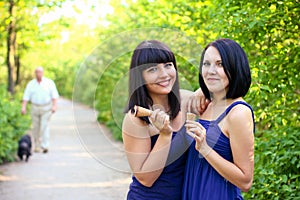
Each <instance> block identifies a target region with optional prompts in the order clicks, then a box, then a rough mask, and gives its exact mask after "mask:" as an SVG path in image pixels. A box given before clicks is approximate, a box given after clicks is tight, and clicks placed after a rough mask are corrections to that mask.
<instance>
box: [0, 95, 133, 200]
mask: <svg viewBox="0 0 300 200" xmlns="http://www.w3.org/2000/svg"><path fill="white" fill-rule="evenodd" d="M50 132H51V137H50V138H51V140H50V141H51V146H50V149H49V153H47V154H42V153H35V154H34V155H33V156H32V157H30V159H29V162H28V163H25V162H15V163H10V164H5V165H2V166H0V199H1V200H19V199H20V200H50V199H51V200H52V199H53V200H56V199H59V200H60V199H62V200H68V199H72V200H73V199H79V200H82V199H87V200H92V199H101V200H106V199H107V200H113V199H118V200H119V199H125V197H126V193H127V190H128V185H129V183H130V176H131V175H130V173H128V171H129V170H128V169H129V167H128V164H127V161H126V158H125V155H124V152H123V150H122V144H121V143H118V142H115V141H114V140H112V139H111V138H110V136H109V134H108V133H107V130H106V129H105V127H103V126H101V125H100V126H99V125H98V123H97V122H96V114H95V112H94V111H93V110H92V109H89V108H87V107H85V106H82V105H72V102H71V101H68V100H65V99H60V100H59V102H58V111H57V113H55V114H54V115H53V116H52V119H51V124H50ZM122 171H124V172H122Z"/></svg>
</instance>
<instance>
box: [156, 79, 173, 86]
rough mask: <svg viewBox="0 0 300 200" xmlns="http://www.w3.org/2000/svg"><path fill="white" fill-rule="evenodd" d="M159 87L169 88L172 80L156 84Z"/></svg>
mask: <svg viewBox="0 0 300 200" xmlns="http://www.w3.org/2000/svg"><path fill="white" fill-rule="evenodd" d="M156 84H157V85H159V86H161V87H167V86H169V84H170V79H168V80H165V81H160V82H157V83H156Z"/></svg>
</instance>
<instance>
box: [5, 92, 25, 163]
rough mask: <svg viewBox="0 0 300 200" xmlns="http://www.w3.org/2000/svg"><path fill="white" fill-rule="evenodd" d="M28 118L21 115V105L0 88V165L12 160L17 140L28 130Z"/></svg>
mask: <svg viewBox="0 0 300 200" xmlns="http://www.w3.org/2000/svg"><path fill="white" fill-rule="evenodd" d="M29 126H30V120H29V116H22V115H21V103H20V100H18V99H11V98H10V96H9V95H8V94H7V92H6V90H5V88H0V164H2V163H4V162H8V161H13V160H14V157H15V156H14V155H15V153H16V150H17V147H18V140H19V138H20V137H21V136H22V135H23V134H24V133H25V132H26V131H27V130H28V129H29Z"/></svg>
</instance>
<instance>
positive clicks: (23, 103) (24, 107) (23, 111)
mask: <svg viewBox="0 0 300 200" xmlns="http://www.w3.org/2000/svg"><path fill="white" fill-rule="evenodd" d="M27 103H28V101H26V100H23V101H22V110H21V113H22V115H25V114H26V106H27Z"/></svg>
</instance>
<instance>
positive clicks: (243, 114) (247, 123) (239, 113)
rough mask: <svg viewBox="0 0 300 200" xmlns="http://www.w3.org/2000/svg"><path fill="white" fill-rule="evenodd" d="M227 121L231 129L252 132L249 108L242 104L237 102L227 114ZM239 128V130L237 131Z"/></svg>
mask: <svg viewBox="0 0 300 200" xmlns="http://www.w3.org/2000/svg"><path fill="white" fill-rule="evenodd" d="M227 122H228V125H229V127H230V129H231V130H236V131H237V132H241V130H249V131H251V132H253V127H254V126H253V118H252V111H251V109H250V108H249V107H248V106H246V105H243V104H238V105H236V106H235V107H234V108H232V110H231V111H230V112H229V113H228V115H227ZM238 130H239V131H238Z"/></svg>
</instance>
